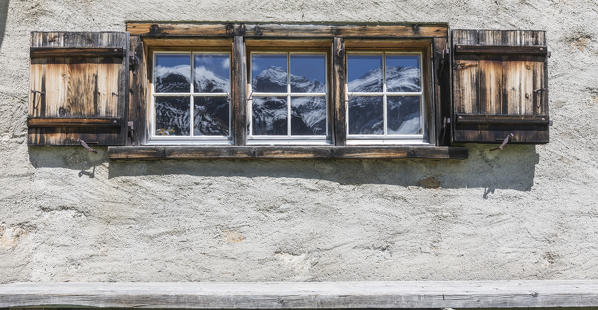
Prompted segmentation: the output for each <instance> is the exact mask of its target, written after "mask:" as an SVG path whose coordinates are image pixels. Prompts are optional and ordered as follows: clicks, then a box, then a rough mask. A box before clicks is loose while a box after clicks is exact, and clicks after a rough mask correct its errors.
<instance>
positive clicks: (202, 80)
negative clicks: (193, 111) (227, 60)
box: [155, 65, 229, 93]
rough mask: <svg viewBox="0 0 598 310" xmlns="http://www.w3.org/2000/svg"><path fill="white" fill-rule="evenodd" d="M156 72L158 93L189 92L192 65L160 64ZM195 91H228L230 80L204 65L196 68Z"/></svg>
mask: <svg viewBox="0 0 598 310" xmlns="http://www.w3.org/2000/svg"><path fill="white" fill-rule="evenodd" d="M155 74H156V92H158V93H175V92H179V93H188V92H189V83H190V82H191V81H190V77H189V75H190V66H188V65H180V66H175V67H164V66H158V67H156V70H155ZM194 79H195V81H194V85H195V92H198V93H202V92H203V93H226V92H228V90H229V81H228V80H224V79H221V78H220V77H218V76H216V74H214V73H213V72H212V71H210V70H208V69H207V68H206V67H204V66H199V67H196V68H195V72H194Z"/></svg>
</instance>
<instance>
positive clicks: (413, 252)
mask: <svg viewBox="0 0 598 310" xmlns="http://www.w3.org/2000/svg"><path fill="white" fill-rule="evenodd" d="M8 1H9V0H0V20H1V21H2V22H1V23H0V30H4V31H3V33H2V34H0V44H1V46H0V72H1V73H0V282H12V281H203V280H219V281H225V280H235V281H267V280H288V281H295V280H391V279H392V280H418V279H421V280H431V279H434V280H444V279H573V278H598V138H597V137H598V23H596V20H597V19H598V2H597V1H595V0H585V1H583V0H577V1H576V0H567V1H565V0H551V1H547V0H538V1H535V0H533V1H532V0H527V1H526V0H516V1H515V0H507V1H483V0H477V1H462V0H461V1H444V0H442V1H440V0H434V1H421V0H411V1H396V0H388V1H386V0H369V1H348V0H347V1H341V0H321V1H302V0H288V1H287V0H284V1H283V0H256V1H220V0H214V1H169V3H166V2H164V1H158V0H155V1H141V0H135V1H128V0H103V1H89V0H86V1H82V0H73V1H39V0H27V1H25V0H10V1H9V2H8ZM7 2H8V5H5V4H6V3H7ZM6 13H7V14H6ZM6 15H7V16H8V18H7V20H6V19H4V17H6ZM127 20H161V21H168V20H176V21H180V20H198V21H229V20H230V21H232V20H235V21H239V20H241V21H243V20H248V21H284V22H293V21H355V22H377V21H381V22H399V21H421V22H449V23H450V26H451V27H452V28H466V27H475V28H497V29H518V28H519V29H545V30H547V31H548V45H549V49H550V50H551V51H552V58H550V64H549V72H550V78H549V87H550V109H551V111H550V112H551V118H552V119H553V121H554V126H553V127H552V128H551V142H550V144H548V145H543V146H512V145H509V146H507V147H506V149H505V150H504V151H502V152H488V149H489V148H490V146H488V145H473V146H469V147H468V148H469V151H470V158H469V159H468V160H465V161H432V160H417V161H416V160H367V161H360V160H350V161H349V160H345V161H324V160H301V161H162V162H118V163H115V162H109V161H107V159H106V156H105V149H104V150H101V152H100V153H99V154H91V153H87V152H85V151H84V150H83V149H82V148H33V147H31V148H30V147H28V146H27V143H26V138H27V135H26V133H27V128H26V124H25V121H26V115H27V98H28V92H29V84H28V66H29V61H28V57H29V50H28V45H29V41H28V40H29V32H30V31H32V30H72V31H102V30H116V31H122V30H124V28H125V21H127ZM437 186H439V188H429V187H437Z"/></svg>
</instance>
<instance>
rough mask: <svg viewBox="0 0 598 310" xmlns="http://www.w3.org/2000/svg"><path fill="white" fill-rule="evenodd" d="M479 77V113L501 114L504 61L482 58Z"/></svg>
mask: <svg viewBox="0 0 598 310" xmlns="http://www.w3.org/2000/svg"><path fill="white" fill-rule="evenodd" d="M479 79H480V80H479V89H478V94H479V113H480V114H495V115H496V114H501V111H502V109H501V104H502V87H503V84H502V63H501V62H499V61H487V60H480V61H479ZM463 87H465V86H463Z"/></svg>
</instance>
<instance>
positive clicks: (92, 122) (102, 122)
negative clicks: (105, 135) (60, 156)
mask: <svg viewBox="0 0 598 310" xmlns="http://www.w3.org/2000/svg"><path fill="white" fill-rule="evenodd" d="M120 123H121V121H120V119H118V118H29V119H28V120H27V126H28V127H86V126H91V127H120Z"/></svg>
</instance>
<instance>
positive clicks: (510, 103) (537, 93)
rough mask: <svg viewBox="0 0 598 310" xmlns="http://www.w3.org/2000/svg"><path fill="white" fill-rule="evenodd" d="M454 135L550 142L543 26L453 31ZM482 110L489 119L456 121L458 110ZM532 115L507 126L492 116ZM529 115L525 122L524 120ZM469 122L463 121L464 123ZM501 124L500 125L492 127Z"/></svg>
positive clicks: (457, 139) (462, 112) (456, 137)
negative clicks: (525, 28) (540, 120)
mask: <svg viewBox="0 0 598 310" xmlns="http://www.w3.org/2000/svg"><path fill="white" fill-rule="evenodd" d="M452 36H453V46H454V53H453V57H454V59H453V110H454V111H453V113H454V114H455V122H453V140H454V141H455V142H487V143H500V142H502V140H503V139H504V137H505V135H506V134H508V133H509V132H513V133H514V134H515V136H514V137H513V138H512V141H511V142H513V143H547V142H548V124H549V122H548V96H547V93H548V92H547V85H548V84H547V81H546V76H547V73H546V56H547V47H546V36H545V33H544V32H543V31H524V30H514V31H511V30H453V31H452ZM468 114H470V115H485V117H486V120H487V122H485V123H482V122H478V123H477V124H474V122H471V121H469V122H467V121H465V122H460V121H459V120H460V119H458V118H456V115H465V116H466V115H468ZM492 115H496V116H497V118H500V116H504V115H510V116H534V117H536V118H538V119H541V118H543V119H544V120H545V121H546V122H545V123H544V125H542V126H539V125H541V124H539V123H538V122H534V121H532V118H521V119H520V121H518V122H512V123H511V124H510V126H506V123H505V122H504V119H501V120H499V121H497V122H493V121H492V118H491V116H492ZM526 119H527V120H530V121H529V122H525V120H526ZM466 123H467V126H464V124H466ZM496 123H501V124H502V125H501V126H499V127H496V126H494V124H496Z"/></svg>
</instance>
